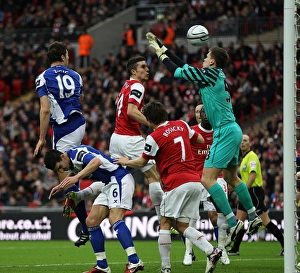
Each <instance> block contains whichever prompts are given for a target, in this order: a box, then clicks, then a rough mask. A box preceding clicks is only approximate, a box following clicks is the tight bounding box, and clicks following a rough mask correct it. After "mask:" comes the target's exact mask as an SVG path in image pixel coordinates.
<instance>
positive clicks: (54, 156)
mask: <svg viewBox="0 0 300 273" xmlns="http://www.w3.org/2000/svg"><path fill="white" fill-rule="evenodd" d="M44 164H45V167H46V168H47V169H50V170H53V171H56V172H64V171H67V170H69V167H70V166H69V165H70V163H69V158H68V156H67V155H66V153H62V152H60V151H57V150H49V151H48V152H46V154H45V156H44Z"/></svg>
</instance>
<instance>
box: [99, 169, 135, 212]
mask: <svg viewBox="0 0 300 273" xmlns="http://www.w3.org/2000/svg"><path fill="white" fill-rule="evenodd" d="M133 193H134V178H133V176H132V175H131V174H127V175H125V176H124V177H123V178H122V180H121V183H120V184H119V183H118V182H117V180H116V178H115V177H114V176H112V177H111V182H110V183H108V184H107V185H105V186H104V187H103V188H102V191H101V193H100V194H99V195H98V196H97V198H96V199H95V201H94V203H93V205H103V206H106V207H108V208H109V209H111V208H122V209H126V210H131V209H132V197H133Z"/></svg>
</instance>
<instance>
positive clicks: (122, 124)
mask: <svg viewBox="0 0 300 273" xmlns="http://www.w3.org/2000/svg"><path fill="white" fill-rule="evenodd" d="M144 96H145V87H144V86H143V84H142V83H141V82H140V81H137V80H133V79H130V80H127V81H126V82H125V83H124V85H123V87H122V89H121V92H120V94H119V98H118V102H117V110H116V127H115V131H114V132H115V133H116V134H119V135H128V136H137V135H138V136H139V135H141V130H140V128H141V124H140V123H138V122H137V121H135V120H133V119H132V118H130V117H129V116H128V115H127V109H128V103H133V104H134V105H136V106H137V108H138V109H139V110H140V111H141V110H142V107H143V106H144Z"/></svg>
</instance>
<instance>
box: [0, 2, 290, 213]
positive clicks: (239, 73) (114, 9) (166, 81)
mask: <svg viewBox="0 0 300 273" xmlns="http://www.w3.org/2000/svg"><path fill="white" fill-rule="evenodd" d="M162 3H163V4H166V5H169V8H168V9H166V10H165V11H164V12H163V13H161V14H159V16H156V18H155V20H153V19H152V21H151V30H152V31H153V32H154V33H156V34H157V35H158V36H159V37H160V38H161V39H162V40H163V41H164V42H165V43H166V44H167V45H168V47H169V48H170V49H171V50H173V51H174V52H175V54H177V55H178V56H180V57H181V58H182V59H183V60H185V61H186V62H187V63H189V64H191V65H194V66H197V67H201V65H202V61H203V59H204V57H205V55H206V54H207V51H208V46H203V47H201V48H196V49H195V48H194V49H193V50H190V48H189V47H188V45H187V44H185V43H177V41H178V38H180V37H181V38H182V37H183V36H184V35H183V33H184V32H185V30H186V29H187V28H188V27H189V26H191V25H193V24H197V23H201V24H204V25H206V26H207V28H208V29H209V31H210V34H212V35H216V36H218V35H222V36H224V37H225V36H226V37H227V40H228V39H230V37H231V36H230V35H231V34H232V33H234V34H235V39H234V41H229V42H227V43H226V45H225V44H223V43H222V40H218V45H219V46H222V47H225V48H226V49H227V51H228V53H229V55H230V64H229V66H228V67H227V68H226V69H225V74H226V76H227V82H228V84H229V86H230V92H231V96H232V101H233V107H234V113H235V115H236V118H237V120H238V122H239V124H240V126H241V127H242V129H243V131H244V133H247V134H249V135H250V137H251V139H252V148H253V150H254V151H255V152H256V153H257V154H258V156H259V158H260V160H261V166H262V173H263V181H264V184H263V188H264V190H265V193H266V198H265V201H266V203H267V206H268V207H269V208H273V209H279V210H280V209H283V183H284V181H283V170H282V168H283V166H282V161H283V139H282V138H283V114H282V97H283V44H282V42H283V41H282V40H280V39H278V37H277V36H275V37H272V36H271V38H270V39H269V41H268V43H264V42H261V41H260V40H259V39H257V40H256V41H255V42H252V43H249V44H248V43H247V42H246V40H247V37H248V36H249V35H252V34H255V35H258V34H259V35H260V37H263V35H264V32H266V33H269V32H270V31H273V30H278V29H280V28H282V22H283V18H282V17H283V0H266V1H251V0H250V1H248V0H247V1H245V0H231V1H230V0H229V1H225V0H220V1H212V0H192V1H186V0H183V1H151V0H148V1H147V0H140V1H131V0H110V1H107V0H85V1H70V0H65V1H62V0H47V1H40V0H34V1H24V0H23V1H21V0H20V1H12V0H7V1H0V36H1V39H0V206H11V207H16V206H30V207H39V206H47V207H53V206H62V204H63V199H64V196H63V194H58V195H56V196H54V198H53V199H51V200H49V199H48V194H49V191H50V190H51V188H52V187H53V186H55V185H57V183H59V182H58V179H57V176H56V175H55V173H53V172H52V171H50V170H47V169H46V168H45V167H44V164H43V155H44V154H45V152H46V151H47V150H48V149H50V148H51V147H52V146H51V145H52V142H51V137H52V130H51V128H50V127H49V129H48V135H47V145H46V147H45V148H44V149H43V150H42V151H41V152H40V154H39V155H38V156H37V157H36V158H33V156H32V155H33V150H34V147H35V145H36V143H37V141H38V136H39V109H40V105H39V98H38V96H37V94H36V91H35V84H34V81H35V78H36V76H37V75H38V74H39V73H41V72H43V71H44V70H45V69H46V68H47V67H48V64H47V57H46V52H47V47H48V45H49V44H50V43H52V42H53V41H55V40H61V41H64V42H65V43H66V44H67V45H68V51H69V56H70V65H69V66H70V67H71V68H73V69H74V70H76V71H78V72H79V73H80V74H81V76H82V78H83V84H84V93H85V99H84V103H83V106H82V108H83V114H84V116H85V118H86V120H87V128H86V134H85V137H84V139H83V144H87V145H91V146H93V147H95V148H97V149H99V150H101V151H102V152H106V153H108V145H109V140H110V136H111V134H112V132H113V130H114V126H115V99H116V97H117V95H118V92H119V90H120V89H121V87H122V85H123V83H124V81H125V80H126V79H127V78H128V74H127V72H126V69H125V67H126V63H127V61H128V59H129V58H130V57H132V56H134V55H143V56H145V57H146V60H147V63H148V65H149V67H150V73H151V75H150V80H149V81H148V82H147V84H146V89H147V95H146V102H148V101H151V100H159V101H160V102H162V103H163V104H164V105H165V106H166V107H167V110H168V113H169V119H170V120H174V119H183V120H185V121H186V122H188V123H189V124H190V125H194V124H196V120H195V116H194V109H195V106H196V105H197V104H198V103H199V101H200V98H199V95H198V92H197V90H198V88H197V86H196V85H195V84H193V83H187V82H183V81H180V80H177V79H174V78H173V77H172V76H171V75H170V73H168V71H167V70H166V69H165V68H164V66H163V65H161V63H160V62H159V60H158V59H157V57H156V55H155V54H154V53H153V52H152V51H151V50H150V49H149V48H148V47H147V46H142V47H141V46H140V45H139V43H138V39H137V34H138V28H139V27H140V26H141V25H143V24H144V23H145V22H144V21H139V23H138V24H129V23H126V24H124V31H123V32H122V33H121V32H120V33H119V40H118V42H117V43H116V45H115V49H116V50H114V52H109V54H107V55H105V56H104V57H103V56H101V57H99V58H98V56H92V55H91V56H89V57H90V58H89V59H88V60H87V62H86V63H85V64H82V63H81V62H80V61H79V60H80V59H79V52H78V48H79V44H78V43H79V40H78V38H79V37H80V36H81V35H82V34H86V33H89V29H91V28H92V27H93V26H95V25H97V24H99V23H102V22H105V21H106V20H113V19H114V18H115V17H116V16H118V14H120V13H121V12H123V11H125V10H126V9H128V8H131V7H133V6H137V7H140V8H144V9H145V10H146V9H147V7H148V6H149V5H150V6H151V5H153V4H154V5H156V6H158V4H162ZM151 7H152V6H151ZM254 21H255V22H256V23H255V27H253V26H254V25H253V24H252V23H253V22H254ZM205 22H207V24H206V23H205ZM211 22H218V27H217V28H216V27H214V25H213V24H212V23H211ZM236 22H239V24H237V23H236ZM148 23H149V22H147V24H148ZM237 25H238V26H239V30H238V32H236V31H234V32H232V31H233V29H234V28H236V26H237ZM28 30H29V32H28ZM29 34H30V35H29ZM41 34H43V35H41ZM29 37H30V38H29ZM228 37H229V38H228ZM92 38H96V37H92ZM103 39H105V37H103ZM93 46H94V47H95V46H97V45H93ZM142 130H143V133H144V134H145V136H146V135H147V134H148V133H149V132H150V131H149V128H146V127H144V126H143V127H142ZM134 176H135V178H136V191H135V196H134V210H141V209H147V210H150V209H152V203H151V200H150V198H149V191H148V185H147V181H146V180H145V179H144V177H143V176H142V175H141V173H140V172H138V171H134ZM229 198H230V202H231V205H232V207H233V208H235V207H236V201H237V200H236V196H235V194H234V193H231V194H230V196H229ZM88 202H89V203H88V204H89V205H90V204H91V200H88Z"/></svg>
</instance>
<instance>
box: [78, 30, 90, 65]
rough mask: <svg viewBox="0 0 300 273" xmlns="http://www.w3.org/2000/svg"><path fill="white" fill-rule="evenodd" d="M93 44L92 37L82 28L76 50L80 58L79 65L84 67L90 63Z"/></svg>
mask: <svg viewBox="0 0 300 273" xmlns="http://www.w3.org/2000/svg"><path fill="white" fill-rule="evenodd" d="M93 46H94V38H93V37H92V36H91V35H90V34H89V33H88V32H87V29H84V30H83V31H82V33H81V35H80V36H79V37H78V50H79V52H78V53H79V58H80V67H86V66H88V65H89V64H90V56H91V49H92V48H93Z"/></svg>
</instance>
